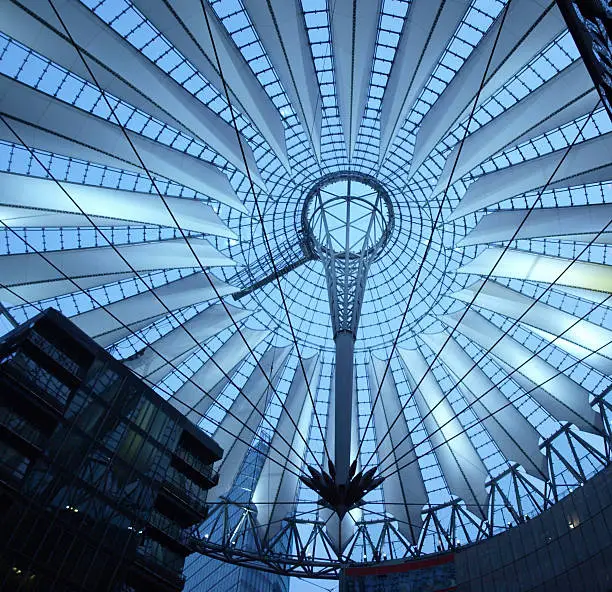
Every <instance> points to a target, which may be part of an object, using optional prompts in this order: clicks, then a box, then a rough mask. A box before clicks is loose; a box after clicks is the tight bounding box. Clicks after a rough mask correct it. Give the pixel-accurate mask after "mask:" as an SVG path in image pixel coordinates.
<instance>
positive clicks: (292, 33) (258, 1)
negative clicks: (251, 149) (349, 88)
mask: <svg viewBox="0 0 612 592" xmlns="http://www.w3.org/2000/svg"><path fill="white" fill-rule="evenodd" d="M242 4H243V5H244V7H245V8H246V11H247V13H248V15H249V18H250V19H251V22H252V23H253V26H254V27H255V30H256V31H257V33H258V36H259V39H260V41H261V43H262V44H263V46H264V48H265V50H266V54H267V55H268V58H269V59H270V61H271V63H272V66H273V67H274V70H275V71H276V74H277V75H278V77H279V79H280V81H281V84H282V85H283V88H284V89H285V91H286V92H287V95H288V97H289V100H290V102H291V105H292V107H293V108H294V109H295V110H296V111H297V114H298V119H299V120H300V122H301V123H302V125H303V127H304V130H305V131H306V135H307V136H308V137H309V138H310V140H311V142H312V146H313V149H314V151H315V154H316V155H317V158H320V156H321V119H322V114H323V112H322V99H321V94H320V92H319V80H318V78H317V73H316V71H315V67H314V61H313V58H312V51H311V49H310V43H309V40H308V33H307V32H306V25H305V22H304V16H303V11H302V4H301V2H300V1H299V0H269V1H268V0H243V2H242Z"/></svg>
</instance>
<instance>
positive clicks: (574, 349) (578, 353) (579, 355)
mask: <svg viewBox="0 0 612 592" xmlns="http://www.w3.org/2000/svg"><path fill="white" fill-rule="evenodd" d="M529 329H530V331H532V332H533V333H535V334H536V335H539V336H540V337H542V339H545V340H547V341H549V342H550V343H553V345H554V346H555V347H558V348H559V349H562V350H563V351H565V352H567V353H568V354H570V355H571V356H573V357H574V358H576V359H577V360H582V361H583V362H584V363H585V364H586V365H587V366H591V368H595V370H599V372H601V373H602V374H604V375H606V376H607V375H610V374H612V360H611V359H610V358H606V357H605V356H602V355H601V354H600V353H597V352H593V351H592V350H590V349H588V348H586V347H583V346H582V345H578V344H577V343H574V342H572V341H568V340H567V339H563V337H556V338H555V336H554V335H552V334H551V333H548V331H542V329H538V328H537V327H529Z"/></svg>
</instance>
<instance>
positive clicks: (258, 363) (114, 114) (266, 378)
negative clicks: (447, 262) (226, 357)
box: [48, 0, 309, 447]
mask: <svg viewBox="0 0 612 592" xmlns="http://www.w3.org/2000/svg"><path fill="white" fill-rule="evenodd" d="M48 1H49V4H50V5H51V8H52V9H53V12H54V13H55V15H56V17H57V19H58V20H59V22H60V23H61V25H62V27H63V29H64V31H65V33H66V35H67V36H68V38H69V40H70V43H71V44H72V46H73V47H74V49H75V50H76V52H77V53H78V55H79V58H80V60H81V61H82V62H83V65H84V66H85V68H86V69H87V71H88V73H89V75H90V76H91V78H92V80H93V81H94V83H95V84H96V86H97V87H98V90H99V91H100V93H101V95H102V97H103V98H104V101H105V102H106V105H107V106H108V108H109V110H110V112H111V113H112V115H113V116H114V118H115V120H116V123H117V125H118V126H119V127H120V129H121V131H122V133H123V135H124V137H125V138H126V140H127V142H128V143H129V145H130V147H131V149H132V151H133V152H134V154H135V156H136V158H137V159H138V161H139V163H140V165H141V167H142V168H143V170H144V171H145V172H146V174H147V176H148V177H149V180H150V181H151V184H152V186H153V187H154V189H155V191H156V192H157V194H158V196H159V198H160V199H161V200H162V203H163V204H164V206H165V208H166V210H167V212H168V214H169V215H170V216H171V218H172V220H173V222H174V224H175V225H176V227H177V229H178V230H179V232H180V234H181V236H182V238H183V240H184V241H185V243H186V244H187V246H188V248H189V250H190V251H191V253H192V255H193V257H194V258H195V260H196V261H197V263H198V265H199V267H200V269H201V271H202V272H203V273H204V275H205V277H206V279H207V280H208V282H209V283H210V285H211V287H212V288H213V291H214V292H215V295H216V296H217V298H218V299H219V301H220V303H221V305H222V306H223V308H224V310H225V312H226V313H227V315H228V316H229V318H230V320H231V321H232V324H233V325H234V327H235V328H236V330H237V332H238V334H239V335H240V337H241V339H242V341H243V342H244V344H245V345H246V347H247V349H248V351H249V354H250V355H251V356H252V357H253V359H254V360H255V363H256V365H257V367H258V368H259V370H260V372H261V373H262V375H263V376H264V378H265V380H266V382H267V383H268V385H269V386H270V388H271V389H272V392H273V393H275V394H276V395H277V398H278V400H279V401H280V402H281V403H280V404H281V406H282V407H283V409H284V403H283V402H282V399H281V398H280V397H278V393H276V389H275V388H274V385H273V384H272V382H271V380H270V378H269V376H268V375H267V373H266V372H265V371H264V369H263V367H262V366H261V363H260V360H259V359H258V358H257V357H256V356H255V353H254V351H253V349H252V348H251V345H250V344H249V343H248V341H247V340H246V338H245V337H244V334H243V333H242V331H241V329H240V327H239V325H238V323H236V321H235V319H234V318H233V316H232V315H231V313H230V311H229V308H228V306H227V304H226V303H225V301H224V300H223V298H222V297H221V295H220V293H219V291H218V290H217V287H216V286H215V284H214V283H213V282H212V281H211V279H210V275H209V274H208V272H207V270H206V269H205V267H204V265H202V262H201V261H200V258H199V257H198V255H197V253H196V252H195V249H194V248H193V246H192V245H191V243H190V242H189V240H188V237H187V235H186V234H185V231H184V230H183V228H182V227H181V226H180V224H179V223H178V220H177V219H176V217H175V215H174V213H173V212H172V210H171V208H170V206H169V205H168V202H167V201H166V199H165V198H164V196H163V195H162V193H161V191H160V190H159V188H158V187H157V183H156V182H155V179H154V178H153V175H152V174H151V172H150V171H149V169H148V168H147V166H146V165H145V163H144V161H143V159H142V157H141V156H140V154H139V153H138V151H137V149H136V146H135V145H134V143H133V142H132V139H131V138H130V136H129V134H128V133H127V131H126V129H125V127H124V126H123V125H122V123H121V121H120V120H119V117H118V116H117V114H116V111H115V109H114V108H113V106H112V105H111V103H110V101H109V99H108V97H107V96H106V93H105V92H104V91H103V89H102V87H101V85H100V84H99V82H98V80H97V78H96V77H95V75H94V73H93V71H92V70H91V68H90V66H89V64H88V62H87V60H86V59H85V56H84V55H83V53H82V51H81V49H80V48H79V46H78V45H77V43H76V41H75V40H74V38H73V37H72V35H71V33H70V32H69V30H68V28H67V26H66V24H65V22H64V21H63V19H62V17H61V15H60V14H59V12H58V10H57V9H56V8H55V5H54V3H53V0H48ZM234 127H235V129H236V132H237V133H238V131H237V127H236V126H234ZM238 135H239V134H238ZM240 148H241V153H242V157H243V160H244V163H245V166H246V167H247V173H249V171H248V164H247V160H246V155H245V154H244V149H243V147H242V144H241V146H240ZM249 179H250V180H251V177H250V173H249ZM251 187H253V182H252V180H251ZM253 191H254V190H253ZM73 202H74V200H73ZM89 221H90V223H91V220H89ZM94 227H96V226H95V225H94ZM96 228H97V227H96ZM104 238H105V240H107V242H109V244H110V245H111V246H113V244H112V243H111V242H110V241H108V239H106V237H104ZM113 248H114V247H113ZM114 250H115V252H117V253H118V254H119V252H118V250H117V249H116V248H114ZM122 259H123V260H124V261H125V259H124V258H123V257H122ZM125 262H126V264H127V261H125ZM130 267H131V266H130ZM180 324H181V325H182V323H180ZM183 330H184V331H185V332H186V333H187V334H188V335H189V336H190V337H191V338H192V340H193V341H194V343H195V344H196V345H197V346H198V347H200V348H202V346H201V344H200V343H199V341H198V340H197V339H196V338H195V337H194V336H193V335H192V334H191V332H190V331H189V330H187V329H185V327H184V326H183ZM296 347H297V343H296ZM202 351H204V350H202ZM204 353H206V352H205V351H204ZM298 355H299V352H298ZM304 379H305V380H307V377H306V372H305V369H304ZM239 392H240V393H242V390H240V391H239ZM243 395H244V396H245V398H246V399H247V400H248V397H247V396H246V395H245V394H244V393H243ZM260 414H261V415H262V418H265V413H260ZM288 415H289V414H288ZM289 419H290V421H291V422H292V424H293V426H294V427H295V429H296V430H297V431H298V433H300V436H302V434H301V432H300V430H299V429H298V428H297V424H296V423H295V421H294V419H293V418H292V417H290V416H289ZM266 420H267V419H266ZM267 421H268V420H267ZM268 423H269V421H268ZM270 425H271V424H270ZM271 427H272V426H271ZM272 429H274V428H272ZM302 437H303V436H302ZM304 442H305V444H306V446H307V447H309V444H308V442H307V441H306V440H305V439H304Z"/></svg>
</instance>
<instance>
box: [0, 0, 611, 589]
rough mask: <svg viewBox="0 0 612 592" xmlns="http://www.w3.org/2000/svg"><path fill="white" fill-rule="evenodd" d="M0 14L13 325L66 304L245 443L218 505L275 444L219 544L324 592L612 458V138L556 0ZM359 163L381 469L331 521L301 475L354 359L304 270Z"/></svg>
mask: <svg viewBox="0 0 612 592" xmlns="http://www.w3.org/2000/svg"><path fill="white" fill-rule="evenodd" d="M171 7H172V9H171ZM0 11H1V14H2V18H1V19H0V168H1V170H0V223H1V225H0V233H1V235H2V236H1V237H0V249H2V255H1V256H0V283H1V286H0V303H1V305H2V310H1V312H2V323H3V325H2V327H3V330H5V331H6V330H8V329H10V326H11V323H16V322H17V323H18V322H23V321H25V320H27V319H28V318H30V317H32V316H33V315H34V314H36V313H37V312H38V311H39V310H41V309H44V308H46V307H49V306H54V307H56V308H58V309H59V310H61V311H62V312H63V313H64V314H65V315H67V316H69V317H70V318H71V320H72V321H73V322H74V323H76V324H77V325H78V326H79V327H80V328H82V329H83V330H85V331H86V332H87V333H89V334H90V335H91V336H92V337H93V338H95V339H96V341H97V342H98V343H100V344H101V345H102V346H104V347H106V348H109V350H110V351H111V352H112V353H113V354H114V355H115V356H117V357H118V358H120V359H123V360H126V363H127V364H128V365H129V366H130V367H131V368H132V370H133V371H134V372H135V373H136V374H138V375H139V376H141V377H142V378H143V379H145V380H146V381H148V382H149V383H150V384H151V385H153V386H154V387H155V388H156V389H157V390H158V392H160V393H161V394H162V395H163V396H165V397H166V398H168V399H169V400H170V401H171V402H172V403H173V404H174V405H176V406H177V407H178V408H179V409H181V410H182V411H183V412H184V413H185V414H186V415H187V416H188V417H190V418H191V419H193V420H194V421H195V422H197V423H199V424H200V425H201V427H202V429H205V430H207V431H208V432H210V433H212V434H213V435H214V437H215V439H217V440H218V441H219V443H220V444H221V446H222V447H223V448H224V450H225V457H224V460H223V461H222V463H221V466H220V474H221V479H220V482H219V485H218V486H217V487H216V488H215V489H214V490H213V491H212V492H211V493H210V501H211V503H213V504H217V505H218V507H219V508H220V509H219V510H218V512H221V513H222V512H223V511H224V510H222V509H223V508H227V505H228V504H231V503H234V502H232V500H228V499H227V493H228V491H229V490H230V489H231V487H232V484H233V483H234V481H235V479H236V477H237V474H238V470H239V467H240V466H241V462H242V460H243V459H244V457H245V455H246V452H247V450H249V448H250V447H252V446H254V445H255V444H254V442H258V441H260V440H262V439H263V440H265V442H266V443H267V444H268V445H269V450H268V452H267V455H266V460H265V463H263V468H262V469H261V474H260V477H259V478H258V479H257V482H256V484H255V486H254V488H253V491H252V498H251V503H249V504H245V503H242V502H241V504H240V505H239V507H238V510H236V511H232V512H229V511H226V512H225V515H226V516H227V517H228V518H227V519H225V522H224V520H222V519H219V517H218V516H219V514H218V512H217V513H215V512H213V515H212V516H211V523H210V524H207V525H206V528H208V531H207V532H206V534H208V535H209V536H208V537H207V538H204V532H205V531H204V530H202V531H200V533H199V535H198V537H196V538H195V539H194V545H196V546H197V548H198V549H199V550H200V551H202V552H206V553H210V554H217V555H218V556H223V557H224V558H225V559H226V560H228V559H229V560H233V561H237V562H246V563H249V564H252V565H257V566H262V567H266V568H268V569H274V570H277V571H285V572H291V573H308V574H311V575H319V576H321V577H333V576H334V575H335V574H336V570H337V567H338V564H339V562H340V561H347V560H352V561H364V560H366V561H371V560H373V559H377V558H378V559H379V558H381V557H383V558H384V555H386V556H387V557H389V556H393V557H395V556H398V555H411V554H418V553H425V552H428V551H433V550H435V549H436V548H437V547H438V546H444V547H446V546H452V545H455V544H457V541H458V540H462V541H463V543H464V544H465V543H467V542H470V541H475V540H478V539H479V538H482V537H483V536H489V535H491V534H495V533H496V532H498V531H499V530H500V529H503V528H505V527H506V526H507V524H508V523H514V524H516V523H517V522H520V521H521V520H523V519H524V517H525V516H526V515H533V514H535V513H537V512H539V511H541V510H544V509H545V508H546V507H547V506H548V505H549V504H550V503H554V501H555V500H556V499H557V498H558V497H559V496H562V495H564V494H565V493H566V492H567V491H569V490H570V489H571V488H573V487H575V486H579V485H580V483H583V482H584V480H585V479H587V478H588V477H589V476H590V475H591V474H592V473H593V472H595V471H597V470H600V469H601V467H602V466H604V465H606V464H607V463H608V462H609V459H610V440H609V438H610V423H609V422H610V419H609V418H610V404H609V396H608V395H603V394H602V393H604V391H605V392H607V391H606V389H607V387H608V386H609V385H610V383H611V381H610V378H609V377H610V372H611V371H612V326H611V318H612V317H611V315H610V311H611V308H610V304H611V302H612V301H611V300H610V294H611V293H612V271H611V270H612V268H611V267H610V261H609V258H610V246H609V245H610V243H611V241H612V228H611V220H612V203H611V200H610V182H611V181H612V165H611V164H610V157H609V155H610V154H612V133H611V132H612V129H611V124H610V120H609V118H608V116H607V114H606V112H605V110H604V109H603V107H602V105H601V103H600V101H599V97H598V94H597V92H596V91H595V89H594V87H593V83H592V82H591V79H590V77H589V75H588V73H587V71H586V68H585V66H584V64H583V62H582V60H581V59H580V57H579V54H578V51H577V49H576V47H575V45H574V44H573V41H572V39H571V36H570V35H569V33H568V31H567V29H566V26H565V23H564V21H563V19H562V18H561V15H560V13H559V11H558V9H557V7H556V4H555V2H553V1H549V0H546V1H538V2H534V1H533V0H508V1H507V2H503V1H501V0H452V1H451V0H446V1H445V0H411V1H409V0H375V1H374V0H372V1H369V0H368V1H367V2H366V1H365V0H364V1H363V2H361V1H358V2H356V3H354V2H353V1H352V0H335V1H331V0H329V1H326V0H268V1H267V2H263V1H260V0H202V1H200V0H178V1H173V2H169V1H166V0H133V1H132V2H129V1H128V0H0ZM351 23H352V26H351ZM339 171H354V172H359V173H363V174H367V175H370V176H372V177H374V178H375V179H377V181H378V182H379V183H380V184H382V185H383V186H384V187H385V189H386V191H387V192H388V194H389V199H390V201H391V204H392V208H393V214H394V219H395V220H394V227H393V232H392V234H391V236H390V237H389V240H388V244H387V246H386V248H385V250H384V252H383V253H382V254H381V255H380V256H379V257H378V259H377V260H376V261H374V262H373V263H372V264H371V266H370V269H369V274H368V282H367V286H366V289H365V292H364V296H363V303H362V309H361V317H360V322H359V332H358V339H357V342H356V350H355V360H356V361H355V364H356V365H355V381H354V382H355V384H354V388H355V401H356V404H355V406H354V414H355V418H356V419H355V421H354V422H353V423H354V426H355V429H354V432H355V433H354V438H353V442H354V452H355V455H356V456H357V457H358V458H359V460H360V466H361V469H362V470H366V469H367V468H368V467H370V466H378V467H380V473H381V475H382V476H384V477H385V481H384V482H383V484H382V485H381V486H380V487H379V488H377V489H376V490H375V491H373V492H372V493H370V494H368V496H367V498H366V503H365V504H364V505H363V506H362V507H361V508H359V509H357V510H354V511H352V512H351V513H350V514H348V515H347V516H346V517H345V519H344V520H343V521H342V522H341V523H339V521H338V520H337V519H334V517H333V516H330V515H329V513H328V514H326V513H325V511H324V510H323V509H321V508H320V507H319V506H318V505H317V499H316V496H315V495H314V494H313V493H312V492H310V491H309V490H308V489H307V488H305V487H302V486H301V485H300V482H299V479H298V476H299V475H300V474H301V473H302V471H303V467H304V464H305V463H308V464H311V465H313V466H317V465H320V464H322V463H324V461H326V459H327V458H328V456H329V451H328V450H327V441H329V440H330V434H329V429H330V426H331V425H332V423H333V422H331V421H328V415H331V409H332V407H330V406H329V402H330V401H332V400H333V392H332V385H333V383H334V380H333V374H334V359H333V342H332V329H331V323H330V313H329V304H328V294H327V286H326V280H325V270H324V268H323V266H322V264H321V261H319V260H317V259H313V258H308V257H306V258H304V259H305V260H304V261H300V262H299V265H298V264H297V263H296V258H300V257H302V256H303V255H304V253H303V249H302V243H301V242H300V241H301V240H302V238H303V237H302V234H301V231H302V227H301V224H300V217H301V213H302V206H303V203H304V200H305V197H306V195H307V194H308V191H309V190H310V189H311V188H312V186H313V185H314V184H315V183H316V182H317V181H318V180H319V179H321V178H322V177H323V176H325V175H327V174H331V173H337V172H339ZM286 268H288V269H286ZM283 270H285V271H286V273H280V272H281V271H283ZM262 278H263V279H264V280H265V281H262ZM266 278H268V279H266ZM256 282H260V285H259V284H258V287H257V289H252V290H249V289H250V288H251V287H252V285H253V284H254V283H256ZM239 293H244V294H243V296H242V297H240V298H239V299H234V298H231V296H232V295H236V294H239ZM235 503H237V502H235ZM214 520H217V523H216V524H217V526H215V523H214ZM219 524H221V525H222V526H221V527H219V526H218V525H219ZM224 524H225V527H223V525H224ZM249 525H251V530H250V532H251V534H250V535H249V536H243V537H240V536H238V534H239V533H240V532H242V531H241V529H242V528H245V529H246V528H247V527H248V526H249ZM219 533H221V534H219ZM232 533H233V534H232ZM462 533H463V534H462Z"/></svg>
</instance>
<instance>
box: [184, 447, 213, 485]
mask: <svg viewBox="0 0 612 592" xmlns="http://www.w3.org/2000/svg"><path fill="white" fill-rule="evenodd" d="M174 454H175V456H176V457H177V458H180V459H181V460H182V461H183V462H184V463H185V464H186V465H189V466H190V467H192V468H193V469H195V470H196V471H197V472H198V473H200V474H201V475H202V476H203V477H205V478H206V479H208V481H210V482H211V483H215V482H216V481H217V480H218V473H217V472H216V471H214V470H213V465H212V463H207V462H205V461H203V460H202V459H201V458H199V457H197V456H196V455H195V454H193V453H191V452H189V450H186V449H185V448H182V447H180V448H178V449H177V450H176V451H175V453H174Z"/></svg>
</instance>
